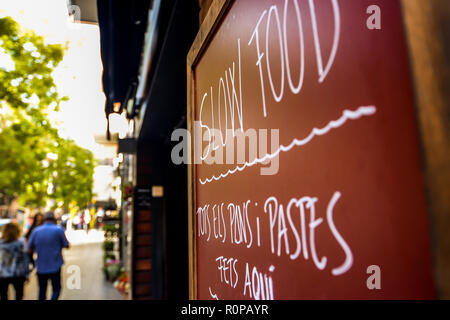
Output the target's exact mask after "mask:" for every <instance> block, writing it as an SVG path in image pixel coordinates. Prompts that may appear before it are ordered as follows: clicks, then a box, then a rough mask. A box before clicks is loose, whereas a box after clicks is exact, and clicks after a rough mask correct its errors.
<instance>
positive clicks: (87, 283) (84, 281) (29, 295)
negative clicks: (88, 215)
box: [11, 230, 122, 300]
mask: <svg viewBox="0 0 450 320" xmlns="http://www.w3.org/2000/svg"><path fill="white" fill-rule="evenodd" d="M66 235H67V238H68V240H69V242H70V244H71V247H70V248H69V249H64V251H63V255H64V261H65V263H64V266H63V268H62V272H61V284H62V292H61V296H60V300H122V295H121V294H120V293H119V292H118V291H117V290H116V289H115V288H114V287H113V285H112V283H110V282H107V281H106V280H105V277H104V275H103V272H102V265H103V263H102V255H103V250H102V242H103V240H104V239H103V232H102V231H98V230H90V231H89V234H86V232H85V231H84V230H70V231H67V232H66ZM71 265H76V266H79V267H80V270H81V288H80V289H68V288H67V285H66V284H67V278H68V277H70V276H71V274H70V273H68V272H67V268H68V267H69V266H71ZM13 294H14V293H13V291H12V292H11V297H13ZM37 295H38V284H37V276H36V273H35V271H33V273H32V274H31V276H30V281H29V282H28V283H27V284H26V285H25V294H24V300H36V299H37ZM50 295H51V286H50V285H49V287H48V289H47V296H48V297H50Z"/></svg>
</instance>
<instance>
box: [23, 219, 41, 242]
mask: <svg viewBox="0 0 450 320" xmlns="http://www.w3.org/2000/svg"><path fill="white" fill-rule="evenodd" d="M43 223H44V215H43V214H42V213H39V212H38V213H36V214H35V215H34V218H33V223H32V224H31V227H30V229H28V231H27V234H26V235H25V238H26V239H27V241H28V240H29V239H30V236H31V233H32V232H33V230H34V229H35V228H36V227H39V226H40V225H42V224H43Z"/></svg>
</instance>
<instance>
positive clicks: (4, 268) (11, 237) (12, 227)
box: [0, 223, 29, 300]
mask: <svg viewBox="0 0 450 320" xmlns="http://www.w3.org/2000/svg"><path fill="white" fill-rule="evenodd" d="M19 237H20V229H19V226H18V225H17V224H16V223H8V224H6V225H5V226H4V227H3V230H2V237H1V239H0V300H8V288H9V285H10V284H12V285H13V287H14V290H15V292H16V300H22V298H23V287H24V284H25V282H26V280H27V278H28V274H29V269H28V264H29V260H28V259H29V257H28V254H27V252H26V246H25V241H24V240H23V239H20V238H19Z"/></svg>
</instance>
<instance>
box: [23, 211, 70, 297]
mask: <svg viewBox="0 0 450 320" xmlns="http://www.w3.org/2000/svg"><path fill="white" fill-rule="evenodd" d="M68 247H69V242H68V241H67V238H66V235H65V234H64V230H63V229H62V228H61V227H59V226H57V225H56V218H55V216H54V214H53V212H48V213H46V214H45V216H44V224H43V225H42V226H39V227H37V228H36V229H34V230H33V233H32V234H31V237H30V240H29V242H28V249H29V250H30V252H31V253H32V252H36V253H37V259H36V269H37V276H38V281H39V300H46V294H47V284H48V281H49V280H51V282H52V300H58V297H59V294H60V292H61V267H62V265H63V264H64V260H63V257H62V249H63V248H68Z"/></svg>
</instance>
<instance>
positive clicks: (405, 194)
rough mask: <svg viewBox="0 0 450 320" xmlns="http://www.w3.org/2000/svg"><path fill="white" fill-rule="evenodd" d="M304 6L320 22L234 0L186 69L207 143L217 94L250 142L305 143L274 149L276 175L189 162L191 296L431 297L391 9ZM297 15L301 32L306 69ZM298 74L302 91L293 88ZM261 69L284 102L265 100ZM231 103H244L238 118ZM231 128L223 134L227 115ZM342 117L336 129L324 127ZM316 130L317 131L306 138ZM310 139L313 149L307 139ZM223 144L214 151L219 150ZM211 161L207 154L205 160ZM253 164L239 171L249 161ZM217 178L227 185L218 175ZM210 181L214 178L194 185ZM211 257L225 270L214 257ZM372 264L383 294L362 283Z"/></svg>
mask: <svg viewBox="0 0 450 320" xmlns="http://www.w3.org/2000/svg"><path fill="white" fill-rule="evenodd" d="M313 3H315V5H314V12H315V17H316V19H315V20H314V19H312V14H311V7H310V3H309V2H308V1H306V0H305V1H302V0H299V1H288V7H287V10H286V15H285V8H284V6H285V1H281V0H280V1H275V0H271V1H269V0H253V1H251V0H247V1H244V0H239V1H235V2H234V3H233V4H232V6H231V7H230V9H229V11H228V13H227V14H226V15H225V17H224V19H223V21H222V23H221V24H220V27H219V29H218V30H217V32H216V34H215V36H214V37H213V38H212V41H211V43H210V44H209V46H208V48H207V50H206V51H205V53H204V54H203V56H202V58H201V59H200V61H199V63H198V64H197V66H196V67H195V79H196V82H195V99H196V100H195V120H201V121H202V124H203V126H204V127H203V133H204V134H205V135H206V138H207V139H208V133H205V132H207V131H208V130H207V129H206V126H207V127H208V128H209V129H212V128H213V121H212V112H214V117H213V119H214V126H215V128H218V126H219V115H220V119H221V120H220V121H221V126H222V132H223V133H224V132H225V130H224V129H225V128H224V127H225V116H226V115H225V111H224V110H225V109H224V103H225V102H224V100H223V97H224V93H225V97H226V99H227V102H226V103H227V106H228V108H230V101H234V107H235V109H234V110H235V111H234V127H235V129H240V119H239V116H242V124H243V130H247V129H255V130H257V131H256V132H257V133H258V130H259V129H267V130H268V136H269V139H268V144H266V145H268V150H269V152H271V151H270V134H271V130H273V129H279V142H280V144H282V145H284V146H286V147H288V146H289V145H290V144H291V143H292V142H293V141H294V139H298V140H299V142H300V143H299V144H300V146H293V147H292V148H290V149H289V148H285V149H289V150H286V151H285V152H284V151H281V152H280V155H279V170H278V172H277V173H276V174H275V175H261V172H260V168H261V167H264V165H260V164H257V165H254V166H249V167H246V168H244V169H242V165H239V166H240V168H241V169H242V171H240V170H238V171H236V172H235V173H233V174H230V173H228V174H227V172H228V170H234V169H235V168H236V166H237V165H238V164H229V165H226V164H213V165H207V164H205V163H202V164H199V165H196V177H195V179H196V180H195V183H196V203H195V211H196V212H197V213H196V222H197V229H198V231H199V233H198V234H197V243H196V245H197V259H198V261H197V266H198V270H197V279H198V297H199V298H200V299H209V298H213V296H214V295H217V297H218V298H219V299H248V298H255V294H256V297H259V298H272V297H273V298H274V299H409V298H433V297H434V292H433V287H432V275H431V261H430V251H429V237H428V230H427V228H428V227H427V216H426V209H425V201H424V192H423V191H424V190H423V183H422V174H421V169H420V162H419V159H420V156H419V148H418V138H417V137H418V133H417V129H416V123H415V112H414V105H413V98H412V96H413V94H412V89H411V84H410V77H409V66H408V56H407V50H406V44H405V38H404V34H403V32H404V30H403V22H402V17H401V8H400V5H399V2H398V1H392V0H371V1H365V0H358V1H355V0H339V1H331V0H330V1H325V0H324V1H313ZM296 4H298V7H296ZM333 5H334V6H333ZM370 5H378V6H379V8H380V9H381V30H369V29H368V28H367V26H366V21H367V19H368V18H369V16H370V15H369V14H367V13H366V10H367V7H369V6H370ZM271 6H274V7H272V9H271ZM297 9H298V11H297ZM265 10H267V11H266V13H265V14H264V11H265ZM297 12H299V13H300V17H301V25H302V31H303V40H304V64H302V63H301V49H300V48H301V46H300V36H299V34H300V33H299V23H298V20H297ZM277 14H278V18H279V21H280V30H279V29H278V25H277ZM269 15H270V24H269V27H268V28H267V25H268V18H269ZM261 16H262V19H261V22H260V24H259V27H258V36H259V38H258V40H259V47H260V48H259V49H260V54H262V58H261V60H260V62H261V63H260V65H258V64H257V61H258V55H257V53H258V52H257V47H256V40H257V39H256V35H255V34H254V37H253V40H252V41H251V39H252V34H253V33H254V31H255V28H256V26H257V23H258V20H259V19H260V17H261ZM285 19H287V22H286V28H284V21H285ZM314 21H316V27H317V28H316V29H317V34H316V35H318V37H317V43H318V44H319V45H320V49H321V51H320V56H321V58H322V69H323V70H324V71H325V74H323V77H322V78H323V79H321V74H320V68H319V63H318V59H317V57H318V55H317V50H316V48H317V45H316V44H317V43H316V42H315V38H314ZM336 27H338V28H339V32H337V31H336ZM280 34H281V44H282V46H281V49H280V38H279V35H280ZM267 35H268V36H269V40H268V43H267V45H266V42H267ZM285 36H286V39H285V38H284V37H285ZM238 39H239V40H238ZM238 41H239V45H240V52H239V50H238ZM333 44H335V46H334V48H335V53H336V54H335V57H334V58H333V54H332V52H333ZM286 48H287V50H286ZM267 49H268V52H269V64H268V63H267V60H266V59H267ZM286 51H288V54H287V56H288V59H289V68H288V65H287V60H286ZM281 53H282V55H281ZM281 57H283V59H281ZM330 57H331V60H330ZM328 61H331V62H330V68H329V71H328V72H327V71H326V66H327V64H328ZM233 63H234V66H233ZM259 66H261V69H260V67H259ZM283 66H284V69H283V68H282V67H283ZM302 66H303V68H304V78H303V84H302V87H301V89H300V91H299V92H297V91H298V90H296V87H297V85H298V83H299V77H300V74H301V70H302ZM233 68H234V69H233ZM233 70H234V71H233ZM282 70H284V72H283V71H282ZM269 72H270V75H271V78H272V82H273V87H274V91H275V95H276V96H278V97H280V98H279V100H280V101H279V102H277V101H276V100H275V98H274V94H273V93H272V89H271V85H270V79H269ZM225 74H226V76H225ZM261 74H262V81H263V88H264V99H265V108H266V116H264V104H263V93H262V86H261ZM239 76H240V77H239ZM288 76H290V77H291V82H292V84H290V83H289V78H288ZM221 78H222V80H223V84H224V86H221V84H220V79H221ZM232 78H233V80H234V88H235V91H233V89H232V88H233V80H232ZM281 79H283V80H281ZM321 80H323V81H321ZM227 82H228V87H227ZM282 83H283V87H282ZM219 89H220V90H219ZM211 90H212V97H213V102H212V103H211ZM219 92H221V99H222V100H221V101H222V102H221V109H220V111H219V103H218V101H219ZM233 93H235V96H233ZM205 94H207V95H206V96H205ZM228 94H229V96H228ZM241 95H242V100H241ZM204 97H205V99H204V100H203V98H204ZM202 101H203V102H204V104H203V109H201V105H202ZM212 104H213V108H212V107H211V105H212ZM237 107H239V108H240V107H242V113H240V111H239V113H238V111H237V110H238V109H239V108H237ZM360 107H363V108H360ZM344 110H348V111H350V113H347V114H346V116H343V111H344ZM227 119H228V120H227V123H228V127H229V128H231V116H230V109H229V110H228V117H227ZM338 119H340V122H339V123H333V122H332V121H333V120H338ZM314 128H317V129H323V130H324V132H318V131H316V132H315V133H314V132H313V129H314ZM312 132H313V133H312ZM325 132H326V133H325ZM308 136H309V137H310V138H311V139H307V140H305V138H307V137H308ZM224 138H225V137H224ZM228 139H231V136H229V137H228ZM220 142H221V141H220V140H218V141H217V143H216V144H215V145H217V146H218V147H220V148H219V149H222V147H221V143H220ZM210 147H212V145H211V146H210ZM247 148H248V146H247ZM203 149H204V153H205V154H206V152H207V150H208V142H204V143H203ZM210 151H211V150H210ZM235 151H236V150H235ZM216 152H217V151H216ZM224 154H226V151H225V150H224ZM264 154H265V153H263V154H262V155H264ZM212 155H215V154H214V153H212V152H209V156H208V158H207V160H208V159H211V156H212ZM249 157H250V156H249V155H247V157H246V160H247V162H251V161H252V160H254V159H253V158H249ZM224 158H225V157H224ZM265 167H267V165H266V166H265ZM221 173H222V174H224V175H225V177H220V174H221ZM213 176H214V177H220V178H218V180H217V181H216V180H213V181H212V182H207V183H205V184H202V183H201V181H202V182H204V181H205V179H206V178H212V177H213ZM271 197H273V198H272V201H271V200H270V199H271ZM305 197H306V198H305ZM308 197H309V198H308ZM274 198H276V200H277V203H278V205H276V206H275V205H274ZM295 199H296V200H295ZM300 200H303V201H304V202H303V206H302V202H301V201H300ZM308 201H309V202H308ZM230 203H231V204H234V208H237V207H239V208H240V210H241V215H240V216H242V221H241V220H239V219H237V220H236V214H235V213H233V214H231V213H232V212H236V209H235V210H233V205H232V206H229V204H230ZM308 203H309V205H310V206H309V207H308V206H307V204H308ZM289 204H290V205H289ZM244 207H246V208H247V209H246V210H245V209H244ZM199 208H200V210H199ZM201 208H205V209H207V210H204V211H203V213H204V214H203V215H200V214H199V212H201ZM219 208H223V211H222V212H221V211H220V210H219ZM270 208H272V209H273V210H272V219H273V220H272V222H271V215H270ZM275 208H276V209H277V216H276V218H274V210H275ZM302 208H303V218H304V222H303V223H302V211H301V209H302ZM230 210H231V211H230ZM281 210H282V211H281ZM327 210H328V215H327ZM312 211H314V212H312ZM312 214H314V218H311V215H312ZM230 217H231V218H232V219H231V221H233V217H234V219H235V220H234V222H230ZM237 217H239V215H237ZM199 218H200V219H199ZM258 219H259V226H260V228H259V234H260V243H259V244H258ZM239 221H240V223H238V222H239ZM199 222H202V223H201V224H199ZM311 222H312V224H311ZM232 226H233V227H234V226H240V228H241V230H242V233H239V227H236V230H233V231H234V233H233V234H234V236H235V238H234V239H233V241H231V239H232V237H231V235H232V234H231V230H232V228H231V227H232ZM219 228H220V230H219ZM236 232H237V233H236ZM236 234H237V235H239V234H241V236H242V238H241V239H240V238H239V237H236ZM244 234H245V237H244ZM272 237H273V241H272V240H271V239H272ZM239 240H242V242H240V241H239ZM236 242H238V243H236ZM239 242H240V243H239ZM272 245H273V247H274V252H272ZM287 246H289V249H288V250H287ZM278 247H280V249H278ZM299 249H300V251H299ZM278 250H280V254H279V255H278ZM314 255H315V256H316V258H314ZM219 257H223V258H227V259H230V258H233V260H231V262H230V260H227V261H223V260H222V259H219V260H217V259H218V258H219ZM325 259H326V260H325ZM236 260H237V261H236ZM371 265H376V266H379V267H380V271H381V274H380V279H381V289H379V290H377V289H373V290H369V289H368V287H367V279H368V278H369V276H370V274H368V273H367V269H368V267H369V266H371ZM247 266H248V271H249V272H248V275H247ZM227 267H228V268H229V269H227ZM271 267H273V268H274V269H273V268H271ZM254 270H255V271H254ZM333 270H334V272H335V273H336V274H333ZM247 276H248V278H247ZM257 278H259V281H256V279H257ZM261 280H262V281H261ZM248 281H250V285H249V283H248ZM258 288H260V289H259V290H258ZM262 288H264V295H263V294H262V290H263V289H262ZM250 291H251V293H252V294H251V295H250ZM258 291H259V292H258Z"/></svg>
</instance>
